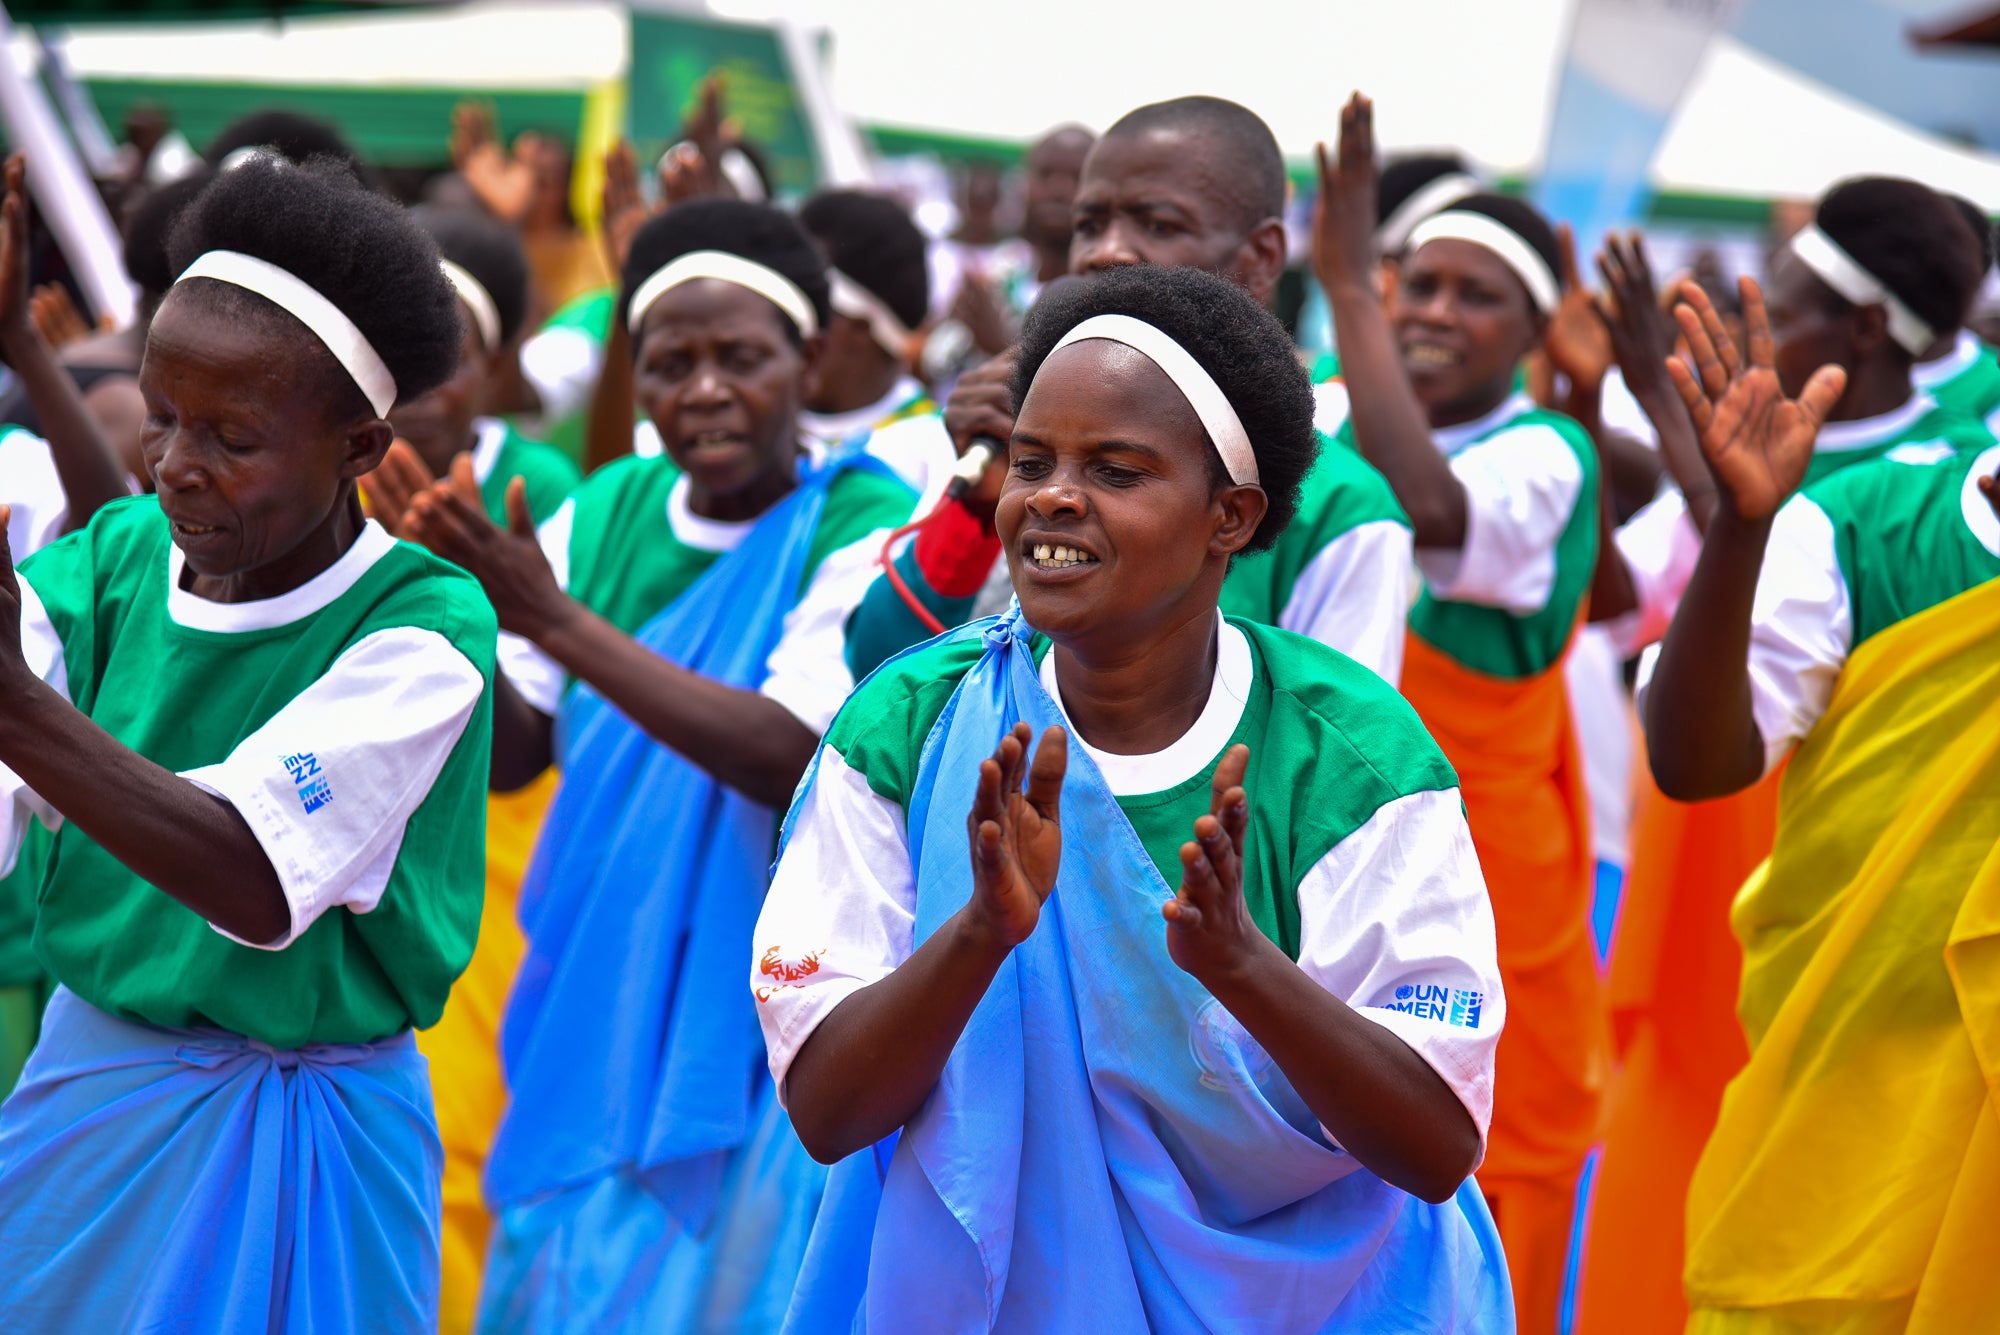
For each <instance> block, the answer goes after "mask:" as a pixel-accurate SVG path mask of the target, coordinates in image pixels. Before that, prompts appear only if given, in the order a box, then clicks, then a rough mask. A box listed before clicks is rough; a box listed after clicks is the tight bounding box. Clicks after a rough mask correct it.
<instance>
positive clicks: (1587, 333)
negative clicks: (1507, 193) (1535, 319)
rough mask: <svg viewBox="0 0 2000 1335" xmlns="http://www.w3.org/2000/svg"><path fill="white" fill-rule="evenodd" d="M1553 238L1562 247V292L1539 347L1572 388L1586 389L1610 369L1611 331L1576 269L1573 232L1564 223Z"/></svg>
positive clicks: (1598, 381) (1593, 385) (1590, 388)
mask: <svg viewBox="0 0 2000 1335" xmlns="http://www.w3.org/2000/svg"><path fill="white" fill-rule="evenodd" d="M1556 241H1557V242H1558V243H1559V245H1560V247H1561V249H1562V281H1563V295H1562V300H1561V301H1559V302H1557V303H1556V308H1555V310H1554V311H1553V312H1552V313H1551V314H1550V316H1549V327H1548V330H1547V331H1546V332H1545V333H1544V334H1543V335H1542V350H1543V351H1544V352H1546V353H1547V354H1548V357H1549V361H1550V363H1551V364H1552V365H1553V366H1554V367H1555V368H1556V370H1558V371H1561V372H1562V373H1563V374H1564V375H1566V376H1568V377H1569V383H1570V385H1571V386H1572V387H1573V388H1575V389H1578V390H1581V391H1583V392H1585V393H1589V392H1591V391H1594V390H1596V389H1597V388H1598V387H1599V386H1601V385H1602V384H1603V383H1604V374H1605V372H1607V371H1609V370H1610V369H1611V362H1612V344H1611V335H1610V333H1609V331H1607V330H1606V329H1605V327H1604V320H1603V319H1602V318H1601V317H1600V315H1599V313H1598V305H1597V299H1596V298H1595V297H1594V296H1592V294H1591V292H1590V289H1589V288H1587V287H1585V286H1584V285H1583V279H1582V277H1581V276H1580V275H1579V274H1578V273H1577V268H1576V234H1575V233H1574V232H1572V231H1571V230H1570V226H1569V224H1568V223H1564V224H1562V225H1561V226H1560V227H1558V228H1557V229H1556Z"/></svg>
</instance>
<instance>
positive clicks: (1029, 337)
mask: <svg viewBox="0 0 2000 1335" xmlns="http://www.w3.org/2000/svg"><path fill="white" fill-rule="evenodd" d="M1105 315H1110V316H1129V317H1131V318H1132V319H1134V320H1139V321H1143V322H1144V323H1146V324H1148V325H1151V326H1152V327H1153V328H1154V329H1155V330H1157V331H1158V332H1159V333H1160V334H1162V335H1164V336H1165V337H1166V338H1168V339H1171V340H1172V341H1173V342H1174V343H1176V344H1178V345H1179V346H1180V347H1181V348H1182V349H1183V350H1184V351H1185V352H1186V353H1187V355H1188V356H1189V357H1191V358H1192V359H1193V360H1194V361H1195V363H1196V364H1198V365H1199V367H1200V368H1201V370H1202V371H1203V372H1205V373H1206V374H1207V376H1208V378H1209V379H1210V380H1212V381H1213V382H1214V383H1215V386H1216V388H1217V389H1219V390H1220V391H1221V392H1222V396H1223V397H1224V398H1225V399H1226V400H1227V401H1228V405H1229V407H1230V408H1232V409H1233V410H1234V412H1235V415H1236V419H1237V421H1238V422H1239V423H1240V424H1241V426H1242V429H1243V433H1244V434H1245V435H1246V436H1248V437H1249V440H1250V449H1251V452H1252V454H1253V455H1254V456H1255V459H1256V470H1257V485H1258V486H1260V487H1261V488H1263V490H1264V494H1265V496H1266V498H1267V500H1268V504H1269V508H1268V509H1267V510H1266V511H1265V513H1264V519H1263V522H1262V523H1261V524H1259V525H1258V526H1257V532H1256V534H1255V535H1254V536H1253V537H1252V538H1251V540H1250V544H1249V546H1248V547H1246V548H1245V550H1246V551H1262V550H1264V549H1265V548H1267V547H1269V546H1271V544H1272V543H1274V542H1276V541H1277V540H1278V535H1279V534H1280V533H1282V532H1284V530H1285V526H1286V525H1287V524H1289V523H1290V522H1291V521H1292V517H1293V516H1294V515H1295V514H1296V513H1297V512H1298V505H1299V483H1300V481H1301V480H1302V479H1303V478H1304V477H1305V475H1306V471H1307V470H1308V469H1309V468H1311V467H1312V464H1313V461H1314V460H1315V459H1316V458H1318V457H1319V435H1318V433H1317V432H1316V431H1314V430H1313V406H1314V405H1313V391H1312V382H1311V381H1310V380H1309V379H1308V378H1307V376H1306V373H1305V370H1304V368H1303V367H1301V366H1300V365H1299V359H1298V354H1297V352H1296V351H1295V350H1294V348H1293V345H1292V339H1291V336H1290V335H1289V334H1288V333H1286V332H1285V328H1284V326H1283V325H1281V324H1279V323H1278V321H1277V319H1276V318H1275V317H1273V316H1272V315H1271V313H1270V312H1269V311H1267V310H1265V309H1264V308H1263V307H1262V306H1261V305H1259V304H1258V303H1257V301H1256V299H1255V298H1253V297H1252V296H1251V295H1250V294H1249V293H1247V292H1245V291H1244V290H1243V289H1242V288H1240V287H1237V286H1236V285H1235V284H1234V283H1231V282H1229V281H1228V280H1226V279H1223V278H1218V277H1216V276H1215V275H1214V274H1211V273H1206V272H1203V271H1202V270H1199V269H1166V268H1160V267H1157V266H1154V265H1129V266H1125V267H1122V268H1117V269H1112V270H1109V271H1107V272H1105V273H1103V274H1100V275H1098V276H1097V277H1094V278H1091V279H1089V280H1087V281H1076V282H1065V283H1058V284H1051V285H1050V287H1049V288H1048V289H1047V290H1045V291H1044V293H1043V295H1042V297H1041V299H1040V300H1038V301H1037V302H1036V303H1035V305H1034V308H1033V309H1032V310H1030V311H1029V312H1028V318H1027V320H1026V321H1025V322H1024V323H1023V326H1022V329H1021V344H1020V352H1019V354H1018V355H1017V357H1016V359H1015V362H1014V381H1013V391H1014V402H1015V404H1016V406H1017V408H1018V406H1019V405H1020V404H1022V403H1023V402H1025V401H1026V399H1027V397H1028V390H1029V387H1030V386H1032V385H1033V384H1034V382H1035V376H1036V374H1037V373H1038V372H1040V370H1041V369H1042V364H1043V363H1044V362H1046V361H1047V360H1048V359H1049V357H1050V355H1051V354H1052V353H1053V352H1054V351H1055V349H1056V347H1057V346H1058V345H1059V344H1061V342H1062V340H1063V339H1064V337H1065V336H1067V335H1068V334H1069V333H1070V332H1071V331H1072V330H1075V329H1076V328H1077V327H1078V326H1080V325H1082V324H1083V323H1084V322H1085V321H1087V320H1091V319H1093V318H1094V317H1097V316H1105ZM1142 351H1143V349H1142ZM1156 364H1157V363H1156ZM1182 392H1183V393H1185V392H1186V391H1185V390H1183V391H1182ZM1191 406H1192V405H1191ZM1197 411H1199V410H1198V409H1197ZM1210 459H1211V461H1212V463H1213V471H1214V474H1215V478H1216V482H1217V484H1218V485H1227V484H1228V476H1229V475H1228V472H1227V470H1226V467H1225V465H1224V463H1223V460H1222V457H1221V455H1220V454H1219V453H1217V452H1216V451H1214V450H1213V449H1211V451H1210Z"/></svg>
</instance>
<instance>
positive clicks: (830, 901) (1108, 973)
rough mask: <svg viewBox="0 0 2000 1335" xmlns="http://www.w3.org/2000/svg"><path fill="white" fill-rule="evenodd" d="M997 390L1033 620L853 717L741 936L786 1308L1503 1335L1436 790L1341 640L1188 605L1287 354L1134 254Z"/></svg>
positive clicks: (1292, 447) (1482, 1061)
mask: <svg viewBox="0 0 2000 1335" xmlns="http://www.w3.org/2000/svg"><path fill="white" fill-rule="evenodd" d="M1014 384H1015V395H1016V401H1017V405H1018V416H1017V419H1016V421H1015V425H1014V431H1013V437H1012V441H1011V442H1010V445H1009V465H1008V474H1007V478H1006V482H1005V484H1004V487H1003V490H1002V492H1001V496H1000V499H999V503H998V510H997V514H996V522H997V526H998V529H999V532H1000V535H1001V538H1002V542H1003V547H1004V550H1005V551H1006V554H1007V561H1008V567H1009V573H1010V574H1011V575H1012V578H1013V584H1014V587H1015V589H1016V590H1017V591H1018V594H1019V606H1018V608H1017V609H1015V610H1014V611H1012V612H1010V613H1009V614H1008V615H1006V616H1003V617H999V618H994V619H990V620H987V621H983V622H976V623H973V624H972V625H970V626H967V627H963V628H961V629H959V630H957V631H955V632H953V633H952V634H950V635H948V636H946V637H943V638H941V639H939V640H936V641H933V642H931V643H929V644H927V645H924V646H922V647H920V648H918V649H915V650H912V651H911V652H909V653H907V654H905V655H904V656H902V657H900V658H898V659H896V660H894V661H892V662H891V663H889V664H887V665H885V666H884V667H883V668H881V669H880V670H878V671H877V672H876V674H875V675H874V676H872V677H871V678H870V679H869V680H868V681H867V682H864V683H863V684H862V686H861V687H860V689H859V690H858V691H857V692H856V693H855V695H854V697H853V698H852V699H851V700H850V701H849V702H848V703H847V705H846V706H845V707H844V708H843V709H842V711H841V713H840V715H839V717H838V718H837V719H836V720H835V721H834V724H833V727H832V728H831V729H830V730H829V731H828V733H827V735H826V738H825V741H824V744H823V746H822V747H821V748H820V750H819V755H818V759H817V761H816V762H815V768H814V770H813V773H812V775H811V776H810V778H809V779H808V782H807V784H806V785H805V787H804V788H803V789H802V791H801V794H800V796H799V798H798V800H797V802H796V804H795V805H794V808H793V813H792V816H791V818H790V822H789V828H788V833H787V840H786V845H785V849H784V852H783V854H782V856H781V860H780V862H779V866H778V870H777V873H776V876H775V879H774V881H773V884H772V888H771V893H770V896H769V898H768V899H767V901H766V903H765V907H764V912H763V916H762V917H761V918H760V920H759V921H758V924H757V930H756V934H755V948H754V950H753V951H752V952H751V953H750V956H749V957H748V958H747V961H746V962H748V963H749V964H750V976H751V984H752V991H753V994H754V995H755V996H756V998H757V1000H758V1016H759V1019H760V1020H761V1021H762V1022H763V1026H764V1033H765V1037H766V1040H767V1042H768V1045H769V1048H770V1053H771V1070H772V1074H773V1076H774V1077H775V1078H776V1079H777V1081H778V1083H779V1087H780V1090H781V1091H782V1093H783V1094H784V1096H785V1098H786V1100H787V1103H788V1106H789V1108H790V1110H791V1115H792V1120H793V1123H794V1125H795V1126H796V1127H797V1128H798V1133H799V1136H800V1138H801V1139H802V1140H803V1141H804V1143H805V1145H806V1146H807V1148H808V1149H810V1150H811V1151H812V1152H813V1154H814V1155H815V1156H817V1157H818V1158H820V1159H822V1160H824V1161H827V1162H833V1161H836V1160H843V1159H844V1162H842V1163H841V1164H840V1166H839V1167H837V1168H836V1169H835V1170H834V1176H833V1178H832V1180H831V1181H830V1182H829V1185H828V1195H827V1203H826V1205H825V1207H824V1208H823V1209H822V1211H821V1214H820V1218H819V1222H818V1224H817V1226H816V1229H815V1233H814V1237H813V1244H812V1247H811V1249H810V1250H809V1252H808V1260H807V1268H806V1272H805V1274H804V1275H803V1276H802V1278H801V1282H800V1286H799V1292H798V1295H797V1297H796V1298H795V1299H794V1302H793V1307H792V1312H791V1323H792V1327H793V1328H796V1329H808V1330H820V1329H829V1330H831V1329H839V1330H846V1329H850V1328H859V1327H857V1326H856V1316H857V1313H859V1314H861V1315H862V1317H863V1318H864V1320H863V1323H862V1324H864V1325H865V1326H866V1327H867V1328H870V1329H910V1330H926V1331H985V1330H989V1329H995V1328H998V1329H1003V1330H1005V1329H1019V1330H1031V1329H1032V1330H1062V1331H1076V1330H1087V1329H1101V1330H1143V1329H1152V1330H1160V1331H1197V1330H1246V1331H1272V1332H1277V1331H1312V1330H1332V1329H1342V1330H1372V1329H1390V1328H1397V1329H1424V1330H1466V1331H1487V1330H1492V1331H1499V1330H1511V1329H1512V1313H1511V1308H1510V1305H1509V1301H1508V1298H1507V1289H1506V1277H1505V1275H1504V1273H1503V1266H1502V1262H1501V1260H1500V1257H1499V1249H1498V1241H1497V1238H1496V1236H1495V1235H1494V1234H1493V1231H1492V1224H1491V1220H1490V1218H1489V1217H1488V1215H1487V1213H1486V1208H1485V1205H1484V1204H1483V1202H1482V1201H1481V1199H1480V1197H1479V1194H1478V1192H1477V1190H1476V1189H1475V1188H1473V1187H1472V1186H1471V1185H1470V1184H1469V1181H1468V1176H1467V1175H1468V1174H1469V1173H1471V1171H1472V1170H1473V1168H1474V1167H1475V1166H1476V1165H1477V1163H1478V1161H1479V1158H1480V1156H1481V1153H1482V1151H1483V1147H1484V1138H1485V1132H1484V1127H1485V1123H1486V1118H1487V1112H1488V1108H1489V1106H1490V1098H1491V1082H1492V1055H1493V1051H1494V1047H1495V1045H1496V1042H1497V1040H1498V1036H1499V1032H1500V1028H1501V1022H1502V1018H1503V1013H1504V1002H1503V1000H1502V998H1501V995H1500V989H1499V983H1498V978H1497V966H1496V965H1495V962H1494V945H1493V928H1492V919H1491V915H1490V912H1489V910H1488V907H1487V903H1486V896H1485V889H1484V886H1483V884H1482V882H1481V880H1480V875H1479V868H1478V864H1477V862H1476V860H1475V858H1474V856H1473V852H1472V843H1471V837H1470V835H1469V833H1468V831H1467V829H1466V825H1465V820H1464V816H1463V813H1462V809H1461V806H1460V800H1459V794H1458V789H1457V783H1456V780H1455V779H1454V778H1453V776H1452V773H1451V770H1450V767H1449V766H1448V765H1447V764H1446V763H1445V761H1444V758H1443V756H1442V755H1441V753H1440V752H1439V751H1438V749H1437V747H1436V746H1435V745H1434V744H1433V743H1432V742H1431V741H1430V739H1429V738H1428V737H1427V736H1425V734H1424V731H1423V728H1422V725H1421V724H1420V723H1419V722H1418V721H1417V718H1416V716H1415V714H1414V713H1413V712H1412V711H1411V710H1410V709H1409V707H1408V706H1407V705H1406V704H1405V703H1404V702H1403V701H1402V700H1401V698H1400V697H1398V696H1397V695H1396V693H1395V692H1394V691H1393V690H1392V689H1391V688H1390V687H1389V686H1387V685H1386V684H1384V683H1383V682H1382V680H1381V679H1380V678H1379V677H1377V676H1376V675H1375V674H1374V673H1372V672H1370V671H1369V670H1368V669H1367V668H1364V667H1362V666H1360V665H1359V664H1357V663H1355V662H1354V661H1353V660H1351V659H1349V658H1347V657H1345V656H1343V655H1341V654H1339V653H1337V652H1335V651H1333V650H1331V649H1328V648H1326V647H1324V646H1323V645H1321V644H1319V643H1317V642H1315V641H1312V640H1309V639H1306V638H1305V637H1302V636H1298V635H1294V634H1291V633H1289V632H1286V631H1282V630H1277V629H1275V628H1271V627H1268V626H1263V625H1260V624H1258V623H1255V622H1250V621H1239V620H1237V619H1234V618H1224V617H1223V616H1222V615H1220V613H1219V612H1218V610H1217V600H1218V597H1219V596H1220V593H1221V589H1222V583H1223V578H1224V576H1225V574H1226V573H1227V572H1228V569H1229V564H1230V561H1231V560H1232V558H1234V557H1235V556H1236V555H1237V554H1238V553H1240V552H1243V551H1246V550H1252V549H1255V548H1258V547H1267V546H1268V545H1269V544H1270V543H1271V542H1273V541H1274V540H1276V538H1277V536H1278V534H1279V533H1280V532H1282V531H1283V528H1284V526H1285V524H1286V523H1287V522H1288V521H1289V520H1290V519H1291V518H1292V515H1293V513H1294V511H1295V509H1296V506H1297V500H1298V495H1299V486H1300V481H1301V479H1302V478H1303V477H1304V476H1305V474H1306V472H1307V470H1308V469H1309V468H1310V466H1311V464H1312V461H1313V457H1314V453H1315V449H1316V438H1315V436H1314V432H1313V425H1312V419H1313V395H1312V390H1311V386H1310V384H1309V383H1308V381H1307V379H1306V376H1305V373H1304V371H1303V370H1302V369H1301V368H1300V367H1299V365H1298V363H1297V360H1296V358H1295V357H1294V355H1293V353H1292V350H1291V345H1290V340H1289V339H1288V337H1287V336H1286V334H1285V333H1284V331H1283V329H1282V328H1281V327H1280V326H1279V325H1278V323H1277V322H1276V321H1275V320H1274V319H1272V318H1271V316H1270V315H1269V314H1268V313H1266V312H1265V311H1264V310H1263V309H1262V308H1261V307H1260V306H1259V305H1258V304H1257V303H1256V302H1255V300H1253V299H1252V298H1251V297H1250V296H1249V295H1248V294H1246V293H1244V292H1243V291H1241V290H1240V289H1238V288H1237V287H1235V286H1233V285H1232V284H1230V283H1229V282H1227V281H1225V280H1223V279H1220V278H1217V277H1214V276H1213V275H1209V274H1206V273H1202V272H1199V271H1196V270H1192V269H1160V268H1151V267H1136V266H1135V267H1128V268H1121V269H1118V270H1115V271H1113V272H1111V273H1107V274H1104V275H1102V276H1100V277H1099V278H1097V279H1096V280H1095V281H1093V282H1090V283H1085V284H1079V285H1077V286H1075V287H1073V288H1071V289H1068V290H1066V291H1062V292H1056V293H1051V294H1049V295H1046V296H1045V297H1044V299H1043V301H1042V302H1041V303H1040V304H1038V305H1037V307H1036V308H1035V310H1034V311H1033V312H1032V313H1031V314H1030V316H1029V319H1028V322H1027V326H1026V328H1025V330H1024V332H1023V336H1022V347H1021V354H1020V358H1019V361H1018V363H1017V367H1016V371H1015V382H1014ZM1176 887H1178V888H1176ZM898 1133H900V1140H899V1141H897V1142H895V1143H893V1145H892V1144H891V1138H893V1137H896V1136H897V1134H898ZM871 1147H872V1150H871ZM1398 1322H1400V1323H1401V1324H1400V1325H1398V1324H1396V1323H1398Z"/></svg>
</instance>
